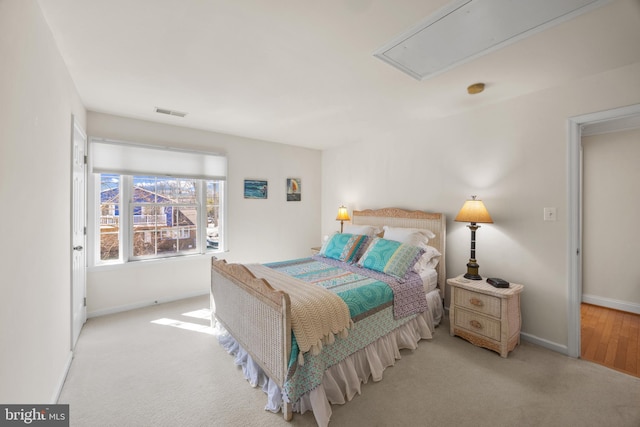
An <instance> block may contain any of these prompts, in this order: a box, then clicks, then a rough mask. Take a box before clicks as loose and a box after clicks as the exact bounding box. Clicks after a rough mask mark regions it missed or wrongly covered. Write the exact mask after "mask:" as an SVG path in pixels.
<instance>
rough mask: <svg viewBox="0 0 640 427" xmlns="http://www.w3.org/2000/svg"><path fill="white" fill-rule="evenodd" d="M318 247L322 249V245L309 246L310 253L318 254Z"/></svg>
mask: <svg viewBox="0 0 640 427" xmlns="http://www.w3.org/2000/svg"><path fill="white" fill-rule="evenodd" d="M320 249H322V246H316V247H314V248H311V255H318V252H320Z"/></svg>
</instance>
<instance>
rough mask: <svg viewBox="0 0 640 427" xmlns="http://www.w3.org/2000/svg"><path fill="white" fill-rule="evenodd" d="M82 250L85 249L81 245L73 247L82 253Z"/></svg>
mask: <svg viewBox="0 0 640 427" xmlns="http://www.w3.org/2000/svg"><path fill="white" fill-rule="evenodd" d="M82 249H84V248H83V247H82V246H79V245H78V246H74V247H73V250H74V251H81V250H82Z"/></svg>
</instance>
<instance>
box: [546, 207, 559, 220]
mask: <svg viewBox="0 0 640 427" xmlns="http://www.w3.org/2000/svg"><path fill="white" fill-rule="evenodd" d="M556 216H557V213H556V208H544V220H545V221H555V220H556Z"/></svg>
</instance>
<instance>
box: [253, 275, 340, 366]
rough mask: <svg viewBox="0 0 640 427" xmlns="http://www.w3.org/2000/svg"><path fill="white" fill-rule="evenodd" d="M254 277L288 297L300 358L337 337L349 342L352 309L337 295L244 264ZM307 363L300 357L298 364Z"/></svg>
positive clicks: (313, 352)
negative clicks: (347, 338)
mask: <svg viewBox="0 0 640 427" xmlns="http://www.w3.org/2000/svg"><path fill="white" fill-rule="evenodd" d="M245 267H247V269H249V271H251V273H252V274H253V275H254V276H256V277H258V278H262V279H266V280H267V281H268V282H269V284H270V285H271V286H273V288H274V289H277V290H281V291H284V292H286V293H287V294H289V297H290V299H291V328H292V329H293V333H294V334H295V336H296V341H297V342H298V346H299V348H300V356H302V353H306V352H308V351H310V352H311V354H313V355H317V354H319V353H320V350H322V345H323V343H324V344H332V343H333V342H334V340H335V337H334V335H335V334H339V336H340V337H341V338H346V337H347V335H348V329H349V328H350V327H351V325H352V324H353V322H352V321H351V317H350V315H349V307H347V304H346V303H345V302H344V301H343V300H342V298H340V297H339V296H338V295H336V294H334V293H333V292H331V291H328V290H326V289H324V288H323V287H321V286H317V285H314V284H311V283H307V282H304V281H302V280H300V279H296V278H294V277H291V276H287V275H286V274H284V273H280V272H278V271H275V270H273V269H271V268H268V267H265V266H263V265H260V264H245ZM301 359H302V361H303V360H304V359H303V358H301V357H299V358H298V361H299V362H300V361H301Z"/></svg>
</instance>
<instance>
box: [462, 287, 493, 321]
mask: <svg viewBox="0 0 640 427" xmlns="http://www.w3.org/2000/svg"><path fill="white" fill-rule="evenodd" d="M454 304H456V305H458V306H460V307H465V308H468V309H469V310H472V311H477V312H478V313H483V314H488V315H489V316H493V317H497V318H500V304H501V299H500V298H498V297H494V296H491V295H485V294H481V293H478V292H471V291H467V290H466V289H456V291H455V301H454Z"/></svg>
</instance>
